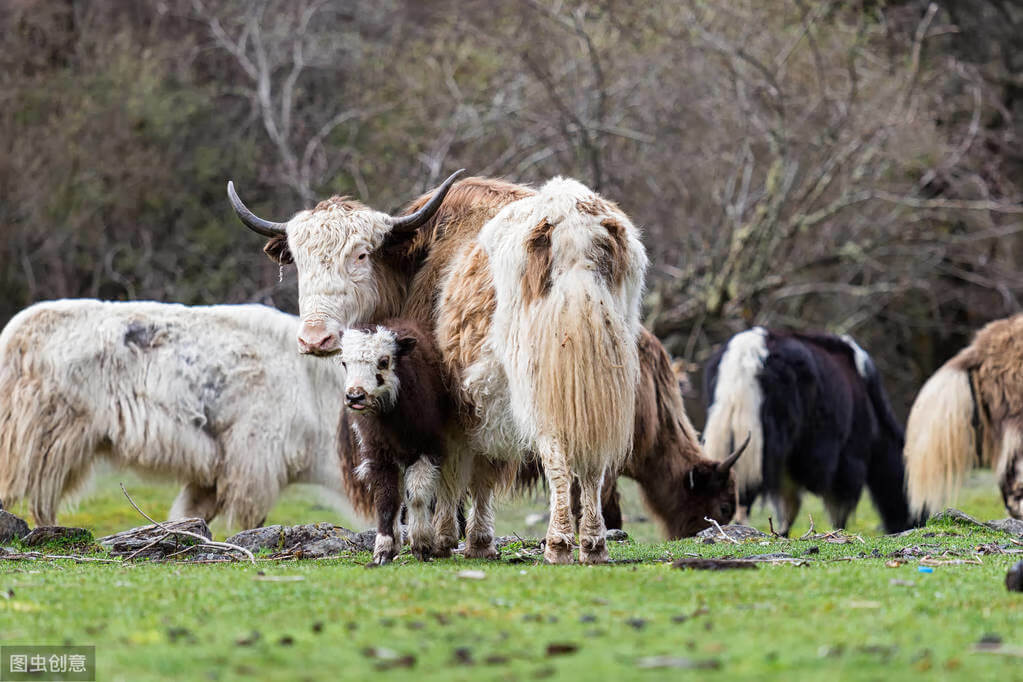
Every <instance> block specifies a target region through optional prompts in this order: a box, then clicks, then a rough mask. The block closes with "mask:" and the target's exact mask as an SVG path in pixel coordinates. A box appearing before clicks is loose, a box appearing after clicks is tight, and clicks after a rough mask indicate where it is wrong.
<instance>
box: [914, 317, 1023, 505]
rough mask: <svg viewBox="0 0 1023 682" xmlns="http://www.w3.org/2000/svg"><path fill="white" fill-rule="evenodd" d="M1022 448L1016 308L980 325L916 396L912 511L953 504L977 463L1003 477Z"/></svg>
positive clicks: (1020, 338) (1021, 330)
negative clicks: (1008, 313) (981, 326)
mask: <svg viewBox="0 0 1023 682" xmlns="http://www.w3.org/2000/svg"><path fill="white" fill-rule="evenodd" d="M974 415H976V419H975V418H974ZM975 425H976V427H977V428H975ZM978 428H979V431H980V432H979V433H978V432H977V431H978ZM1021 448H1023V315H1014V316H1013V317H1010V318H1006V319H1004V320H996V321H994V322H991V323H989V324H987V325H986V326H985V327H984V328H982V329H981V330H980V331H978V332H977V334H976V336H975V337H974V339H973V342H972V343H971V344H970V345H969V346H967V347H966V348H964V349H963V350H961V351H960V352H959V353H958V354H957V355H956V356H955V357H953V358H952V359H951V360H949V361H948V362H946V363H945V364H944V365H943V366H942V367H941V369H939V370H938V371H937V372H936V373H935V374H934V376H932V377H931V378H930V379H928V380H927V383H925V384H924V387H923V388H922V389H921V390H920V394H919V395H918V396H917V399H916V401H915V402H914V403H913V408H912V410H911V411H910V415H909V422H908V424H907V428H906V450H905V453H906V467H907V475H908V479H909V480H908V492H909V498H910V506H911V508H912V510H913V511H914V513H916V512H921V513H929V512H934V511H937V510H938V509H940V508H941V507H942V506H944V505H945V504H948V503H949V502H950V501H951V500H953V499H954V498H955V496H956V494H957V493H958V491H959V488H960V486H961V485H962V481H963V479H964V477H965V476H966V473H967V472H968V471H969V470H970V469H971V468H972V467H973V466H975V465H979V466H989V467H993V468H994V470H995V474H996V475H997V476H998V478H999V482H1000V483H1004V480H1003V479H1004V477H1005V476H1006V474H1007V471H1008V464H1009V462H1010V461H1012V459H1013V458H1014V457H1015V456H1017V455H1018V454H1019V452H1020V449H1021Z"/></svg>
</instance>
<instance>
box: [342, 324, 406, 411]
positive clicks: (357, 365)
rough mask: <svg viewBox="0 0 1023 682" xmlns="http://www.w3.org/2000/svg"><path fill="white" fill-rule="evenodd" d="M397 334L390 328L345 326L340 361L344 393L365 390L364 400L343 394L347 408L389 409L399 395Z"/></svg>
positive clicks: (349, 393)
mask: <svg viewBox="0 0 1023 682" xmlns="http://www.w3.org/2000/svg"><path fill="white" fill-rule="evenodd" d="M397 353H398V338H397V335H396V334H395V333H394V332H393V331H391V330H390V329H386V328H384V327H377V328H376V329H375V330H374V331H366V330H362V329H346V330H345V333H344V334H343V335H342V336H341V362H342V363H343V364H344V366H345V372H346V376H345V395H346V396H352V395H358V394H360V393H364V394H365V395H366V398H365V400H364V401H363V402H362V403H356V402H353V401H351V400H349V399H348V398H347V397H346V404H347V405H348V408H349V409H352V410H355V411H358V412H361V411H368V412H377V413H382V412H388V411H390V410H391V409H392V408H393V407H394V404H395V402H397V399H398V388H399V382H398V375H397V374H396V373H395V371H394V364H395V362H396V361H397Z"/></svg>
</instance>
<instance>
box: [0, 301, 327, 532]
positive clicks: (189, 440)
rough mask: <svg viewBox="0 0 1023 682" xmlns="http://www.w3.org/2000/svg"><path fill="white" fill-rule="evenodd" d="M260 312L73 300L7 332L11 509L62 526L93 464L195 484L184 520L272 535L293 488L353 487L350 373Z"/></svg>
mask: <svg viewBox="0 0 1023 682" xmlns="http://www.w3.org/2000/svg"><path fill="white" fill-rule="evenodd" d="M297 329H298V323H297V320H296V318H295V317H293V316H291V315H286V314H284V313H281V312H279V311H277V310H274V309H272V308H267V307H265V306H260V305H239V306H229V305H222V306H211V307H186V306H182V305H173V304H166V303H148V302H138V303H110V302H103V301H95V300H63V301H52V302H47V303H39V304H36V305H34V306H32V307H30V308H27V309H25V310H23V311H22V312H20V313H18V314H17V315H16V316H15V317H14V318H13V319H12V320H11V321H10V322H9V323H8V324H7V326H6V327H5V328H4V330H3V333H2V334H0V500H3V502H4V503H12V502H16V501H18V500H19V499H28V500H29V503H30V508H31V511H32V515H33V516H34V518H35V521H36V523H38V524H41V525H52V524H53V523H54V522H55V520H56V515H57V509H58V507H59V504H60V501H61V499H62V498H64V497H65V496H67V495H70V494H72V493H74V492H75V490H76V489H78V488H79V487H80V486H81V484H82V483H84V482H85V480H86V479H87V478H88V476H89V473H90V471H91V470H92V468H93V464H94V463H95V462H96V461H97V460H99V459H106V460H108V461H110V462H111V463H113V464H114V465H115V466H119V467H127V468H131V469H135V470H138V471H141V472H145V473H149V474H158V475H163V476H167V477H169V478H173V479H176V480H178V481H181V482H183V483H184V488H182V490H181V493H180V494H179V495H178V497H177V499H176V500H175V501H174V505H173V507H172V509H171V512H170V518H172V519H176V518H187V517H193V516H198V517H202V518H205V519H207V520H209V519H212V518H213V517H214V516H216V515H218V514H221V513H222V514H225V515H226V516H227V517H228V518H229V519H230V520H231V521H232V522H234V523H236V524H239V525H241V526H243V527H245V528H250V527H253V526H256V525H259V524H260V523H261V522H262V520H263V519H264V517H265V516H266V514H267V512H268V511H269V509H270V507H272V506H273V503H274V501H275V500H276V499H277V497H278V495H279V493H280V491H281V489H282V488H284V487H285V486H286V485H288V484H289V483H299V482H307V483H318V484H321V485H325V486H328V487H330V488H332V489H334V490H338V489H340V488H341V480H340V477H341V465H340V460H339V458H338V446H337V438H336V434H337V425H338V416H339V412H340V409H341V395H342V393H343V391H344V374H343V372H342V371H341V370H340V368H338V367H335V366H334V365H333V364H332V363H325V362H317V361H315V360H313V359H312V358H306V357H299V356H297V355H296V354H295V353H294V351H293V347H294V346H293V344H294V338H295V332H296V330H297Z"/></svg>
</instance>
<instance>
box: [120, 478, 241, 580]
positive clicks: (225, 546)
mask: <svg viewBox="0 0 1023 682" xmlns="http://www.w3.org/2000/svg"><path fill="white" fill-rule="evenodd" d="M120 485H121V492H122V493H124V496H125V497H126V498H128V503H129V504H131V506H132V507H134V508H135V511H137V512H138V513H139V514H141V515H142V516H143V517H145V518H146V519H148V520H149V522H150V523H152V524H153V525H155V526H157V527H159V528H161V529H162V530H163V531H164V532H165V533H167V534H168V535H174V534H177V535H187V536H188V537H193V538H196V539H198V540H199V542H200V544H201V545H202V546H205V547H210V548H212V549H218V550H221V551H232V552H241V553H242V554H244V555H245V556H246V557H248V559H249V561H251V562H252V563H253V564H255V563H256V557H255V556H253V555H252V552H250V551H249V550H247V549H245V548H244V547H240V546H238V545H232V544H231V543H230V542H214V541H213V540H210V539H209V538H206V537H203V536H202V535H199V534H198V533H193V532H191V531H187V530H171V529H169V528H167V526H165V525H164V524H162V523H160V522H159V521H157V520H156V519H154V518H153V517H152V516H150V515H149V514H147V513H145V512H144V511H142V509H140V508H139V506H138V505H137V504H135V500H133V499H131V495H129V494H128V491H127V490H126V489H125V487H124V483H121V484H120Z"/></svg>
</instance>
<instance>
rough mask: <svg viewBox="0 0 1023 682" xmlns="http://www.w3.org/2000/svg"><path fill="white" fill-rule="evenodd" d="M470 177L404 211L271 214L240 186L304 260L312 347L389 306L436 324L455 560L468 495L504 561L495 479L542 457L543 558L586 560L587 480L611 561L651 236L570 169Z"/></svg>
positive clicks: (305, 344)
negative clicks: (541, 175) (531, 457)
mask: <svg viewBox="0 0 1023 682" xmlns="http://www.w3.org/2000/svg"><path fill="white" fill-rule="evenodd" d="M457 175H458V174H457V173H456V174H455V175H453V176H452V177H450V178H448V180H447V181H446V182H445V183H444V184H443V185H442V186H441V187H440V188H439V189H438V190H437V191H435V192H433V193H431V195H428V196H427V197H423V198H421V199H419V200H418V201H416V202H415V203H414V204H413V206H412V207H410V209H409V213H408V215H404V216H401V217H397V218H396V217H392V216H389V215H387V214H385V213H380V212H377V211H373V210H371V209H369V208H367V207H365V206H364V205H362V204H360V203H358V202H355V201H351V200H347V199H342V198H334V199H331V200H329V201H325V202H321V203H320V204H319V205H318V206H317V207H316V208H314V209H312V210H309V211H302V212H300V213H298V214H297V215H296V216H295V217H294V218H292V219H291V220H290V221H288V222H287V223H273V222H270V221H266V220H263V219H261V218H257V217H256V216H255V215H253V214H252V213H251V212H250V211H249V210H248V209H247V208H245V206H244V205H243V204H242V203H241V201H240V200H239V199H238V197H237V195H236V194H235V193H234V189H233V186H231V185H229V187H228V192H229V195H230V197H231V201H232V204H233V205H234V207H235V210H236V212H237V213H238V215H239V217H240V218H241V219H242V220H243V222H245V224H246V225H248V226H249V227H250V228H252V229H253V230H255V231H257V232H259V233H260V234H263V235H265V236H268V237H271V241H270V242H269V243H268V244H267V246H266V249H265V250H266V252H267V253H268V254H269V255H271V257H273V258H274V259H275V260H277V261H278V262H281V263H287V262H294V263H295V264H296V266H297V267H298V274H299V308H300V312H301V316H302V320H303V325H302V329H301V331H300V334H299V344H298V345H299V349H300V350H301V351H303V352H309V353H316V354H321V355H327V354H332V353H335V352H337V350H338V347H339V338H340V333H341V331H342V330H343V329H345V328H347V327H350V326H353V325H355V324H364V323H369V322H374V321H378V320H380V319H382V318H385V317H389V316H401V317H405V318H410V319H413V320H416V321H417V322H419V323H420V324H421V325H422V326H423V327H424V328H425V329H432V330H433V331H434V333H435V334H436V339H437V343H438V347H439V348H440V350H441V354H442V357H443V360H444V362H445V365H446V370H447V373H448V385H449V389H450V390H451V391H452V393H453V394H455V395H456V396H457V397H458V399H459V403H460V413H461V419H460V420H459V422H458V423H457V424H452V427H451V429H450V441H451V442H450V447H449V458H448V461H449V462H450V464H449V465H447V466H446V467H445V470H444V472H443V475H442V485H441V489H442V490H441V492H440V494H439V495H438V499H437V505H436V507H437V511H436V515H435V524H436V526H437V531H438V543H439V545H440V549H441V553H442V554H443V553H445V552H446V553H450V550H451V548H453V547H454V546H455V544H456V543H457V531H456V529H455V522H454V512H455V508H456V506H457V503H458V501H459V500H460V499H461V497H462V496H463V495H464V493H465V491H466V490H468V492H469V493H470V495H471V497H472V499H473V508H472V510H471V513H470V516H469V519H468V525H467V528H466V554H467V555H468V556H475V557H493V556H496V551H495V548H494V542H493V521H494V519H493V493H494V488H495V486H496V485H497V484H498V483H499V482H501V481H502V479H504V480H505V481H506V480H507V479H506V476H507V474H508V472H510V473H511V474H512V475H513V474H514V471H515V465H517V463H518V462H519V461H521V460H522V458H524V457H525V456H526V455H527V453H536V454H537V455H539V457H540V458H541V460H542V461H543V464H544V470H545V473H546V475H547V480H548V483H549V487H550V492H551V498H550V499H551V521H550V525H549V527H548V531H547V544H546V549H545V558H546V559H547V560H548V561H549V562H552V563H567V562H570V561H571V560H572V554H571V550H572V546H573V533H574V531H573V527H572V523H573V522H572V515H571V504H570V499H569V494H570V488H571V483H572V479H573V478H578V480H579V482H580V487H581V490H582V503H583V504H582V507H583V511H582V518H581V522H580V528H579V533H580V550H579V558H580V560H581V561H583V562H589V563H597V562H603V561H606V560H607V548H606V543H605V538H604V535H605V528H604V521H603V517H602V515H601V510H600V499H601V494H600V491H601V485H602V483H603V477H604V472H605V471H606V470H608V469H609V468H612V469H615V470H617V469H618V468H619V467H620V465H621V462H622V460H623V459H624V458H625V456H626V455H627V453H628V451H629V449H630V447H631V442H632V436H633V434H632V431H633V424H634V415H635V404H636V385H637V383H638V377H639V360H638V351H637V347H636V339H637V335H638V334H639V331H640V325H639V298H640V294H641V291H642V287H643V279H644V275H645V271H646V266H647V257H646V253H645V251H644V249H643V246H642V244H641V243H640V241H639V234H638V231H637V229H636V228H635V227H634V226H633V225H632V223H631V222H630V221H629V219H628V218H627V217H626V216H625V214H624V213H622V211H620V210H619V209H618V207H617V206H615V205H614V204H613V203H611V202H608V201H605V200H604V199H602V198H600V197H599V196H598V195H596V194H595V193H593V192H592V191H591V190H589V189H587V188H586V187H584V186H583V185H581V184H579V183H578V182H575V181H574V180H568V179H563V178H555V179H553V180H551V181H549V182H547V183H546V184H545V185H544V186H543V187H541V188H540V189H539V190H538V191H533V190H531V189H529V188H526V187H522V186H517V185H512V184H509V183H505V182H501V181H497V180H486V179H479V178H469V179H466V180H464V181H462V182H459V183H458V184H456V185H454V188H453V189H452V185H453V184H454V181H455V180H456V178H457ZM449 189H450V190H451V196H450V197H449V198H448V200H447V201H445V196H446V195H447V193H448V190H449Z"/></svg>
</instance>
